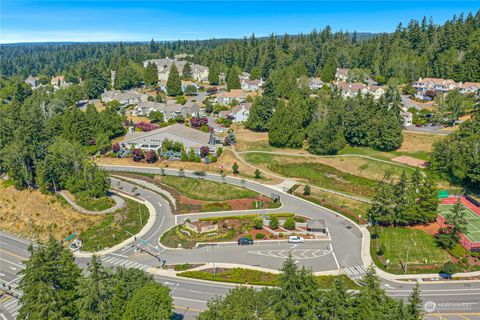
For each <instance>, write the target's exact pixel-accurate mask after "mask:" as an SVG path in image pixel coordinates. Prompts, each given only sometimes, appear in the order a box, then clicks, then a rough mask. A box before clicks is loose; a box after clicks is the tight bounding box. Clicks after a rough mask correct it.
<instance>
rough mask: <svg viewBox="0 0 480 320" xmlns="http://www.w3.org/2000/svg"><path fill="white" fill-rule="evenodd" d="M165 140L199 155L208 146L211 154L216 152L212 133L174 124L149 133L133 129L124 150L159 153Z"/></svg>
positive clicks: (128, 135)
mask: <svg viewBox="0 0 480 320" xmlns="http://www.w3.org/2000/svg"><path fill="white" fill-rule="evenodd" d="M165 140H169V141H173V142H180V143H182V144H183V146H184V147H185V149H186V150H189V149H190V148H193V149H194V150H195V152H196V153H197V154H199V153H200V148H201V147H203V146H207V147H208V148H209V149H210V151H211V152H216V150H217V147H216V145H215V136H214V134H213V133H211V132H208V133H206V132H202V131H200V130H196V129H193V128H190V127H187V126H185V125H183V124H173V125H171V126H166V127H163V128H159V129H155V130H152V131H148V132H134V131H133V130H132V129H130V130H129V132H128V133H127V134H126V136H125V138H124V139H123V141H122V142H121V147H122V148H123V149H130V148H132V147H133V148H138V149H142V150H144V151H147V150H155V151H158V149H160V148H161V147H162V143H163V141H165Z"/></svg>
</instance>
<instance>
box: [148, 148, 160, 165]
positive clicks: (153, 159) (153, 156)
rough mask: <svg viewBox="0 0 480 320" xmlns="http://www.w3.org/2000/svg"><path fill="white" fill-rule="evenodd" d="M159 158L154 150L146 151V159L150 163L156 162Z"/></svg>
mask: <svg viewBox="0 0 480 320" xmlns="http://www.w3.org/2000/svg"><path fill="white" fill-rule="evenodd" d="M157 160H158V156H157V153H156V152H155V151H154V150H148V151H147V152H146V153H145V161H147V162H148V163H155V162H157Z"/></svg>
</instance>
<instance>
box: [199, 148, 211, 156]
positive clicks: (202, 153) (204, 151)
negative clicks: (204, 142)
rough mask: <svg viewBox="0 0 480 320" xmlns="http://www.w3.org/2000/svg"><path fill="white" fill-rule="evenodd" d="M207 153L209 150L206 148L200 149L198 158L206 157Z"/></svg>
mask: <svg viewBox="0 0 480 320" xmlns="http://www.w3.org/2000/svg"><path fill="white" fill-rule="evenodd" d="M209 152H210V148H209V147H208V146H202V147H200V157H202V158H205V157H206V156H208V153H209Z"/></svg>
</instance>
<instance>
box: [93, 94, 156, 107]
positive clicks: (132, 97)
mask: <svg viewBox="0 0 480 320" xmlns="http://www.w3.org/2000/svg"><path fill="white" fill-rule="evenodd" d="M148 97H149V95H147V94H144V93H139V92H136V91H133V90H128V91H121V90H110V91H105V92H104V93H102V102H103V103H108V102H110V101H113V100H116V101H118V102H120V103H121V104H124V105H129V104H139V103H140V102H145V101H148Z"/></svg>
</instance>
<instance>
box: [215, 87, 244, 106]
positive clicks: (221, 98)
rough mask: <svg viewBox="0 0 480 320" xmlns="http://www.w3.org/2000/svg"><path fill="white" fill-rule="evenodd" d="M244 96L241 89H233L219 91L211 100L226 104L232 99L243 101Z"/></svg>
mask: <svg viewBox="0 0 480 320" xmlns="http://www.w3.org/2000/svg"><path fill="white" fill-rule="evenodd" d="M246 97H247V95H246V94H245V93H244V92H243V90H242V89H234V90H230V91H229V92H221V93H220V94H219V95H217V97H216V98H215V99H214V100H213V101H214V102H215V103H218V104H220V105H228V104H230V103H231V102H232V101H233V100H237V101H238V102H240V103H241V102H244V101H245V98H246Z"/></svg>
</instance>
